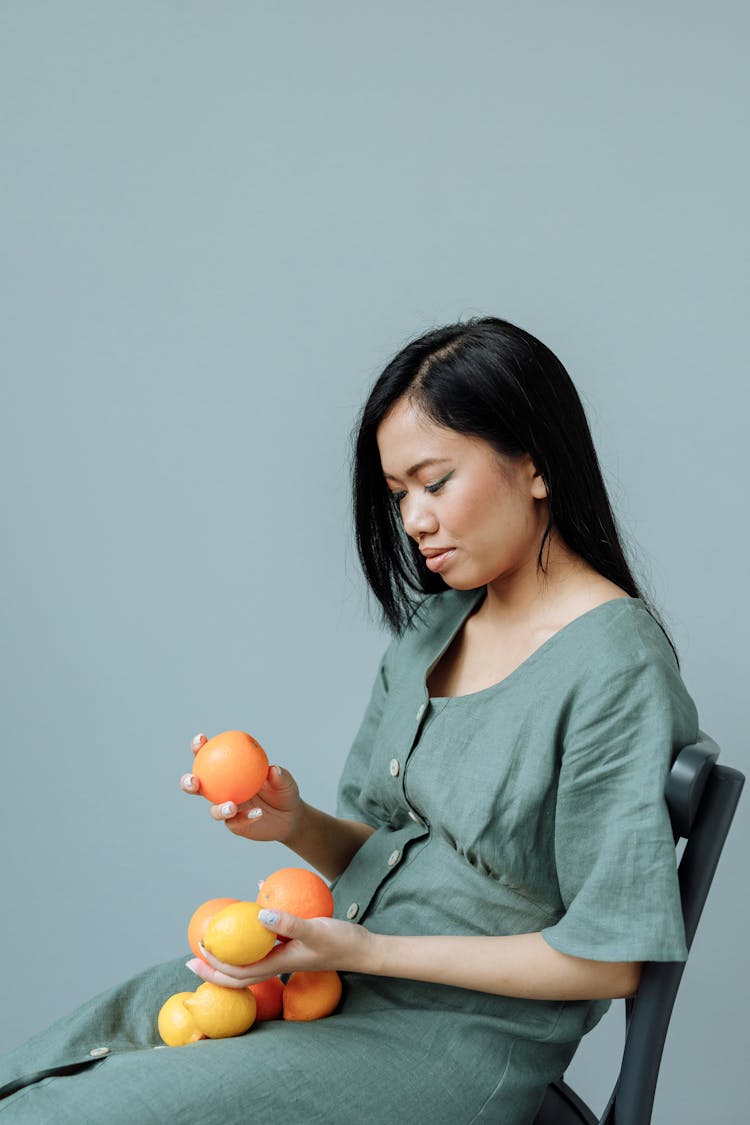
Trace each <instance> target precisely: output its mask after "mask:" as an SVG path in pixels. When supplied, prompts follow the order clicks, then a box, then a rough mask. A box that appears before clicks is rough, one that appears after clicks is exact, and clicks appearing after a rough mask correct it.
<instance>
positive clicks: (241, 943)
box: [203, 902, 276, 965]
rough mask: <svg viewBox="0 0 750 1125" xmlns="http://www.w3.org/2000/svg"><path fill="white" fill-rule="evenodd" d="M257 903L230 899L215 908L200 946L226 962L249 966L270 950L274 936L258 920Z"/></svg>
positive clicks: (258, 906)
mask: <svg viewBox="0 0 750 1125" xmlns="http://www.w3.org/2000/svg"><path fill="white" fill-rule="evenodd" d="M261 909H262V907H261V906H260V903H257V902H233V903H232V904H231V906H225V907H224V908H223V910H218V911H217V912H216V914H214V916H213V918H212V919H211V921H210V922H209V923H208V925H207V926H206V929H205V932H204V934H203V945H204V946H205V948H206V949H207V950H208V952H209V953H213V955H214V957H218V958H219V960H220V961H226V962H227V964H228V965H252V963H253V962H254V961H260V959H261V957H265V956H266V954H267V953H270V952H271V950H272V949H273V947H274V945H275V944H276V935H275V934H273V933H271V931H270V930H267V929H266V927H265V926H264V925H263V923H262V922H259V921H258V913H259V911H260V910H261Z"/></svg>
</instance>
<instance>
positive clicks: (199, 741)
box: [190, 733, 208, 750]
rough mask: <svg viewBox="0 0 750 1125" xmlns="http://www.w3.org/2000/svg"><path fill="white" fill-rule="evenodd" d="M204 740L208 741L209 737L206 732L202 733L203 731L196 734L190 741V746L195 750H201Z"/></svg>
mask: <svg viewBox="0 0 750 1125" xmlns="http://www.w3.org/2000/svg"><path fill="white" fill-rule="evenodd" d="M204 742H208V739H207V738H206V736H205V734H202V733H201V734H196V735H195V737H194V738H193V739H192V741H191V743H190V746H191V747H192V749H193V750H200V748H201V746H202V745H203V743H204Z"/></svg>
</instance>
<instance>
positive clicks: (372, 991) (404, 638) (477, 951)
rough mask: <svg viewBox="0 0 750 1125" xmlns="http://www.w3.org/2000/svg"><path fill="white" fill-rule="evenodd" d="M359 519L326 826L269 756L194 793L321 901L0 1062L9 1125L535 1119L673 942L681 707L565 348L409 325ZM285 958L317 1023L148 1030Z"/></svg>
mask: <svg viewBox="0 0 750 1125" xmlns="http://www.w3.org/2000/svg"><path fill="white" fill-rule="evenodd" d="M354 508H355V522H356V533H357V542H358V547H359V552H360V557H361V560H362V564H363V568H364V571H365V574H366V576H367V580H368V583H369V585H370V587H371V589H372V591H373V592H374V594H375V596H376V597H377V599H378V601H379V603H380V606H381V608H382V611H383V615H384V618H385V620H386V621H387V622H388V624H389V626H390V627H391V629H392V631H393V634H394V636H393V640H392V642H391V644H390V645H389V647H388V649H387V651H386V653H385V656H384V658H383V661H382V663H381V665H380V668H379V670H378V673H377V676H376V679H375V684H374V687H373V691H372V697H371V699H370V703H369V705H368V707H367V710H366V712H365V715H364V718H363V721H362V725H361V727H360V730H359V732H358V734H357V736H356V738H355V740H354V744H353V746H352V748H351V751H350V754H349V757H348V759H347V762H346V765H345V768H344V772H343V775H342V778H341V782H340V786H339V799H338V808H337V814H338V815H337V816H335V817H332V816H329V815H328V814H326V813H324V812H321V811H319V810H317V809H314V808H312V807H311V806H309V805H307V804H306V803H305V802H304V801H303V800H302V799H301V797H300V794H299V791H298V789H297V785H296V784H295V782H294V779H293V777H292V776H291V775H290V774H289V773H288V772H287V771H285V770H281V769H280V768H279V767H277V766H274V767H272V768H271V769H270V770H269V775H268V779H267V781H266V783H265V785H264V788H263V789H262V790H261V792H260V794H259V795H258V797H257V798H256V799H254V800H253V801H251V802H248V803H247V804H246V805H242V806H240V807H239V808H238V807H236V806H235V805H232V804H228V805H222V806H221V807H213V808H212V814H213V815H214V817H216V818H217V819H223V820H224V821H225V822H226V824H227V826H228V827H229V828H230V830H231V831H232V832H234V833H236V834H239V835H243V836H246V837H247V838H248V839H253V840H279V841H281V842H283V843H285V844H287V846H288V847H289V848H290V849H291V850H292V851H294V852H295V853H296V854H297V855H298V856H300V857H301V858H302V859H303V860H304V861H305V862H307V863H308V864H310V865H311V866H313V867H314V868H316V869H317V870H318V871H319V872H321V873H322V874H323V875H324V876H325V877H327V878H328V879H330V880H332V885H333V890H334V898H335V901H336V912H335V917H334V918H333V919H313V920H308V921H303V920H301V919H296V918H294V917H291V916H289V915H286V914H281V915H275V916H268V917H267V919H266V920H267V923H268V925H269V926H270V927H271V928H273V929H274V930H276V931H277V932H279V933H281V934H283V935H285V936H288V937H291V938H292V939H293V940H292V941H290V942H287V943H285V944H283V945H279V946H277V947H276V948H275V949H274V950H273V951H272V952H271V953H270V954H269V956H268V957H267V958H265V959H264V960H263V961H261V962H258V963H257V964H256V965H252V966H247V967H243V968H239V969H237V968H232V967H231V966H226V965H222V964H221V963H219V962H217V961H215V960H213V959H211V958H209V962H210V963H208V964H206V963H204V962H202V961H199V960H191V961H189V962H188V963H187V966H186V965H185V963H184V962H183V960H182V959H180V960H178V961H177V962H170V963H168V964H167V965H164V966H159V967H157V968H156V969H152V970H149V971H147V972H146V973H144V974H143V975H142V976H140V977H138V978H135V979H134V980H132V981H129V982H127V983H126V984H125V985H123V986H121V987H120V988H118V989H114V990H113V991H112V992H110V993H108V994H105V995H104V996H103V997H99V998H97V999H96V1000H94V1001H92V1002H91V1003H90V1004H89V1005H86V1006H85V1007H84V1008H83V1009H81V1010H80V1011H79V1012H78V1013H75V1014H74V1015H73V1016H71V1017H70V1018H69V1019H67V1020H63V1021H61V1022H60V1024H58V1025H56V1026H55V1027H53V1028H52V1029H50V1030H49V1031H47V1032H44V1033H43V1034H42V1035H40V1036H38V1037H36V1039H35V1040H32V1041H31V1043H30V1044H27V1045H26V1046H25V1047H23V1048H20V1049H19V1050H18V1051H16V1052H14V1054H13V1055H11V1056H10V1057H9V1059H8V1060H7V1061H6V1064H5V1070H4V1071H3V1072H2V1073H1V1074H0V1083H3V1084H4V1086H2V1087H0V1089H4V1091H5V1093H6V1095H8V1096H7V1099H6V1101H0V1121H2V1125H5V1122H6V1120H7V1121H8V1122H9V1123H10V1122H12V1121H18V1122H25V1121H29V1122H31V1121H33V1122H35V1123H36V1122H39V1121H46V1120H49V1121H55V1122H59V1121H68V1120H70V1121H71V1122H73V1121H75V1122H76V1125H79V1123H81V1122H88V1121H91V1122H99V1121H105V1120H106V1121H107V1122H108V1125H112V1123H117V1122H131V1121H137V1122H151V1121H153V1122H163V1121H167V1120H169V1121H173V1120H174V1121H185V1122H193V1121H195V1122H197V1121H203V1120H213V1121H221V1122H234V1121H238V1122H239V1121H243V1120H245V1118H246V1117H249V1116H250V1115H251V1114H256V1113H257V1114H259V1115H260V1116H261V1117H262V1119H263V1120H264V1121H265V1122H272V1123H276V1122H279V1123H281V1122H285V1123H286V1122H289V1121H297V1120H299V1121H305V1122H308V1121H312V1122H326V1123H327V1125H330V1123H342V1125H343V1123H349V1122H352V1121H357V1120H360V1119H367V1120H372V1121H375V1122H378V1123H382V1125H391V1123H393V1125H396V1123H402V1122H404V1121H409V1122H415V1123H419V1122H427V1121H429V1122H431V1123H440V1122H448V1121H450V1122H465V1123H467V1125H468V1123H470V1122H472V1123H473V1122H481V1121H488V1122H489V1121H492V1122H503V1125H524V1123H526V1125H527V1123H530V1122H531V1121H533V1117H534V1114H535V1112H536V1109H537V1107H538V1105H539V1103H540V1101H541V1099H542V1097H543V1094H544V1089H545V1087H546V1085H547V1083H548V1082H549V1081H551V1080H552V1079H554V1078H555V1077H558V1076H559V1075H561V1074H562V1073H563V1071H564V1070H565V1067H566V1066H567V1064H568V1062H569V1061H570V1059H571V1057H572V1055H573V1053H574V1051H575V1048H576V1046H577V1044H578V1042H579V1040H580V1038H581V1036H582V1035H583V1034H584V1033H585V1032H586V1031H588V1030H589V1029H590V1028H591V1027H593V1026H594V1024H595V1023H596V1022H597V1021H598V1020H599V1019H600V1017H601V1015H602V1014H603V1012H604V1011H605V1010H606V1008H607V1007H608V1004H609V1000H610V999H611V998H613V997H621V996H627V995H630V994H631V993H632V992H633V991H634V990H635V989H636V988H637V985H638V980H639V974H640V966H641V963H642V962H643V961H644V960H683V959H684V958H685V957H686V949H685V942H684V932H683V928H682V916H681V912H680V905H679V896H678V887H677V879H676V865H675V853H674V847H673V843H672V835H671V831H670V825H669V819H668V815H667V810H666V805H665V802H664V799H663V792H664V784H665V778H666V774H667V771H668V769H669V765H670V762H671V759H672V757H673V755H674V752H675V750H676V749H677V748H678V747H680V746H681V745H683V744H685V743H687V742H690V741H692V740H694V739H695V737H696V736H697V731H698V724H697V716H696V712H695V707H694V705H693V703H692V701H691V699H690V697H689V695H688V694H687V692H686V690H685V687H684V685H683V684H682V681H681V679H680V676H679V671H678V666H677V662H676V658H675V655H674V652H673V649H672V646H671V644H670V642H669V639H668V638H667V636H666V634H665V633H664V631H663V629H662V627H661V625H660V624H659V623H658V621H657V620H656V618H655V617H654V615H653V613H652V611H651V610H650V608H649V607H648V605H647V603H646V602H645V600H644V599H643V598H642V596H641V594H640V592H639V590H638V587H637V585H636V583H635V581H634V579H633V577H632V575H631V573H630V570H629V568H628V565H627V563H626V561H625V557H624V554H623V551H622V548H621V545H620V542H619V539H618V534H617V530H616V527H615V522H614V519H613V517H612V513H611V509H610V505H609V502H608V499H607V495H606V490H605V487H604V484H603V481H602V477H601V472H600V470H599V466H598V462H597V458H596V454H595V451H594V448H593V445H592V442H591V437H590V433H589V430H588V426H587V423H586V419H585V415H584V412H583V409H582V407H581V404H580V401H579V399H578V396H577V394H576V392H575V389H574V388H573V385H572V383H571V381H570V379H569V377H568V375H567V373H566V372H565V370H564V368H563V367H562V365H561V364H560V362H559V361H558V360H557V359H556V358H555V356H554V355H553V354H552V353H551V352H550V351H549V350H548V349H547V348H546V347H545V346H544V345H543V344H541V343H540V342H539V341H538V340H536V339H535V338H534V337H532V336H530V335H529V334H528V333H526V332H523V331H521V330H520V329H518V328H515V327H513V326H512V325H510V324H508V323H506V322H504V321H501V320H497V319H495V318H484V319H479V320H472V321H469V322H468V323H463V324H456V325H452V326H450V327H447V328H444V329H440V330H437V331H434V332H431V333H428V334H427V335H426V336H423V337H421V338H420V339H418V340H415V341H413V342H412V343H410V344H409V345H408V346H407V347H406V348H404V349H403V351H401V352H400V353H399V354H398V355H397V356H396V358H395V359H394V360H393V361H392V362H391V363H390V364H389V365H388V366H387V367H386V369H385V371H384V372H383V374H382V375H381V377H380V378H379V380H378V381H377V383H376V385H375V387H374V388H373V391H372V393H371V395H370V397H369V399H368V402H367V404H366V405H365V408H364V410H363V413H362V417H361V419H360V424H359V429H358V435H357V444H356V452H355V459H354ZM202 741H203V736H197V738H196V740H194V745H193V749H194V750H197V749H198V748H199V746H200V745H201V744H202ZM182 785H183V788H184V789H185V790H186V791H187V792H192V793H195V792H197V791H198V788H199V786H198V782H197V780H196V779H195V778H194V777H193V776H192V775H186V777H185V778H183V781H182ZM296 969H312V970H322V969H337V970H338V971H339V972H341V973H342V974H343V977H344V989H345V990H344V997H343V1000H342V1004H341V1006H340V1009H339V1011H338V1012H337V1013H336V1014H334V1015H333V1016H331V1017H329V1018H327V1019H325V1020H321V1021H319V1022H316V1023H312V1024H290V1023H272V1024H263V1025H260V1026H259V1027H258V1028H256V1029H253V1031H252V1032H251V1034H250V1035H247V1036H244V1037H238V1038H236V1039H231V1040H216V1041H205V1042H203V1043H200V1044H196V1045H193V1046H190V1047H184V1048H180V1049H175V1050H161V1051H154V1050H151V1049H150V1048H152V1047H153V1046H154V1045H156V1044H157V1043H158V1037H157V1035H156V1027H155V1018H156V1013H157V1012H158V1009H159V1007H160V1005H161V1003H162V1002H163V1001H164V1000H165V999H166V998H167V996H169V995H170V994H171V993H172V992H176V991H180V990H183V989H188V988H193V987H195V985H196V979H195V976H191V971H192V972H193V973H197V975H198V976H200V977H202V978H203V979H205V980H213V981H215V982H217V983H221V984H225V985H228V986H229V987H244V986H246V985H247V984H251V983H253V982H255V981H257V980H261V979H263V978H264V977H267V976H269V975H270V974H272V973H277V972H278V973H286V972H291V971H294V970H296ZM105 1049H106V1050H105ZM71 1073H72V1074H73V1075H74V1076H71ZM3 1113H5V1114H6V1117H3V1116H2V1115H3Z"/></svg>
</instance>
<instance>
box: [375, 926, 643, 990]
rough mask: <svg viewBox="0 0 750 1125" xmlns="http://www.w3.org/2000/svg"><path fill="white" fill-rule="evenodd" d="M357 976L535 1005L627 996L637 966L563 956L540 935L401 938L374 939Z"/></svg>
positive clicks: (635, 981)
mask: <svg viewBox="0 0 750 1125" xmlns="http://www.w3.org/2000/svg"><path fill="white" fill-rule="evenodd" d="M370 936H371V938H372V939H373V940H372V941H368V942H367V943H366V950H367V952H366V953H365V956H364V957H363V959H362V964H361V965H358V966H357V971H359V972H364V973H374V974H377V975H380V976H390V977H402V978H406V979H408V980H422V981H433V982H435V983H437V984H448V985H455V986H457V987H459V988H469V989H473V990H475V991H478V992H491V993H494V994H496V995H499V996H517V997H524V998H526V999H531V1000H596V999H613V998H615V997H621V996H629V995H631V994H632V993H633V992H634V991H635V989H636V988H637V986H638V980H639V978H640V965H639V964H638V963H635V962H627V961H625V962H609V961H589V960H584V959H583V958H580V957H569V956H568V955H567V954H565V953H559V952H558V951H557V950H556V949H553V948H552V946H551V945H548V943H547V942H546V941H545V940H544V938H543V937H542V935H541V934H539V933H533V934H514V935H509V936H507V937H448V936H445V937H443V936H440V937H400V936H390V935H384V934H371V935H370Z"/></svg>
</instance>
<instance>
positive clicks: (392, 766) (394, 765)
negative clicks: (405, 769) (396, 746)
mask: <svg viewBox="0 0 750 1125" xmlns="http://www.w3.org/2000/svg"><path fill="white" fill-rule="evenodd" d="M388 769H389V770H390V771H391V777H398V771H399V770H400V769H401V766H400V765H399V764H398V758H391V760H390V762H389V764H388Z"/></svg>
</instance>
